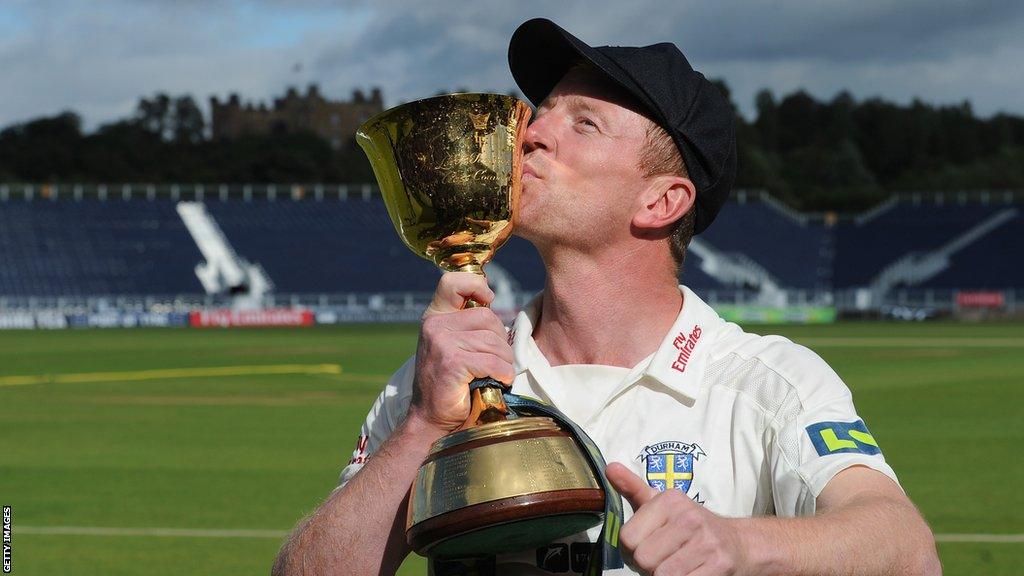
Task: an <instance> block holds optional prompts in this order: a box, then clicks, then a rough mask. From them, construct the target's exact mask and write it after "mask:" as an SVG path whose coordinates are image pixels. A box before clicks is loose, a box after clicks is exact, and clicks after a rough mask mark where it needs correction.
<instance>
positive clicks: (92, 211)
mask: <svg viewBox="0 0 1024 576" xmlns="http://www.w3.org/2000/svg"><path fill="white" fill-rule="evenodd" d="M201 260H202V256H201V255H200V254H199V250H198V249H196V246H195V243H194V242H192V239H191V238H190V237H189V235H188V232H187V231H186V230H185V227H184V225H183V224H182V222H181V219H180V218H179V217H178V214H177V213H176V212H175V210H174V203H173V202H172V201H170V200H155V201H151V202H146V201H138V200H131V201H121V200H110V201H100V200H95V199H93V200H82V201H77V202H76V201H70V200H59V201H49V200H35V201H25V200H20V199H13V200H9V201H6V202H0V294H2V295H13V296H78V295H83V296H84V295H129V294H131V295H137V294H149V295H174V294H195V293H201V292H202V291H203V289H202V286H200V284H199V280H197V279H196V276H195V273H194V271H193V270H194V267H195V265H196V264H197V263H199V262H200V261H201Z"/></svg>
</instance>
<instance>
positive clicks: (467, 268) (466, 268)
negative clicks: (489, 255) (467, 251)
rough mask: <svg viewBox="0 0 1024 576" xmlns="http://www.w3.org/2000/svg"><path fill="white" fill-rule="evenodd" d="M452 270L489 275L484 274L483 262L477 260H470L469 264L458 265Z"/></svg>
mask: <svg viewBox="0 0 1024 576" xmlns="http://www.w3.org/2000/svg"><path fill="white" fill-rule="evenodd" d="M452 271H453V272H472V273H473V274H479V275H481V276H487V275H486V274H484V266H483V264H478V263H476V262H470V263H468V264H463V265H462V266H457V267H455V268H454V269H453V270H452Z"/></svg>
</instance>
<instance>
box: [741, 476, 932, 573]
mask: <svg viewBox="0 0 1024 576" xmlns="http://www.w3.org/2000/svg"><path fill="white" fill-rule="evenodd" d="M817 509H818V510H817V514H816V515H815V516H812V517H808V518H790V519H783V520H779V519H771V518H757V519H751V520H749V521H748V524H747V526H746V531H747V533H748V534H749V535H750V541H751V542H753V543H754V554H753V556H754V557H755V558H757V559H758V560H759V561H760V562H761V563H762V565H763V566H764V567H765V568H773V569H766V570H763V571H761V572H760V573H762V574H844V575H846V574H849V575H861V574H863V575H869V574H886V575H889V574H891V575H900V574H907V575H910V574H913V575H928V576H932V575H938V574H941V573H942V567H941V565H940V564H939V557H938V554H937V553H936V550H935V539H934V537H933V536H932V532H931V529H929V528H928V525H927V524H926V523H925V521H924V519H923V518H922V517H921V515H920V513H918V511H917V508H915V507H914V505H913V503H911V502H910V500H909V499H908V498H907V497H906V495H905V494H904V493H903V491H902V490H900V489H899V487H898V486H897V485H896V483H895V482H893V481H892V480H890V479H889V478H888V477H887V476H885V475H884V474H882V473H880V472H878V471H875V470H872V469H870V468H867V467H864V466H855V467H852V468H847V469H846V470H843V471H842V472H840V473H839V474H837V475H836V476H835V477H834V478H833V479H832V480H831V481H830V482H829V483H828V484H827V485H826V486H825V489H824V490H822V492H821V494H820V495H819V496H818V500H817Z"/></svg>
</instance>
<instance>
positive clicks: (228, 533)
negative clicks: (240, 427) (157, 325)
mask: <svg viewBox="0 0 1024 576" xmlns="http://www.w3.org/2000/svg"><path fill="white" fill-rule="evenodd" d="M18 534H40V535H47V536H54V535H68V536H151V537H160V538H274V539H280V538H284V537H285V536H287V535H288V532H287V531H286V530H223V529H203V528H198V529H196V528H112V527H109V528H108V527H101V526H15V527H14V536H15V537H17V535H18ZM935 541H936V542H940V543H946V542H949V543H959V542H977V543H982V544H1021V543H1024V534H936V535H935Z"/></svg>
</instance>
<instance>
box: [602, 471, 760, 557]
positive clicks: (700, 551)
mask: <svg viewBox="0 0 1024 576" xmlns="http://www.w3.org/2000/svg"><path fill="white" fill-rule="evenodd" d="M606 473H607V475H608V480H610V481H611V483H612V485H613V486H615V488H616V489H617V490H618V491H619V492H620V493H621V494H622V496H623V497H625V498H626V500H628V501H629V504H630V505H631V506H632V507H633V517H632V518H630V519H629V521H628V522H626V523H625V524H623V526H622V530H621V531H620V532H619V542H620V543H621V545H622V551H623V556H624V558H625V560H626V563H627V564H629V565H630V566H631V567H632V568H633V569H634V570H636V571H638V572H640V573H641V574H653V575H654V576H668V575H673V576H675V575H680V576H681V575H683V574H694V575H700V576H711V575H725V574H745V573H747V566H746V561H747V559H746V551H745V548H744V544H743V542H742V541H741V536H740V534H739V532H738V531H737V528H738V526H737V525H736V523H735V522H736V521H734V520H729V519H726V518H722V517H720V516H717V515H715V514H714V513H712V512H710V511H708V510H705V509H704V507H703V506H700V505H699V504H696V503H695V502H693V501H692V500H690V498H689V497H688V496H687V495H686V494H683V493H682V492H680V491H679V490H666V491H664V492H659V491H658V490H656V489H654V488H652V487H650V486H649V485H648V484H647V483H646V482H644V481H643V480H642V479H641V478H640V477H639V476H637V475H636V474H633V472H631V471H630V470H629V469H628V468H626V467H625V466H623V465H622V464H619V463H617V462H616V463H612V464H609V465H608V468H607V470H606Z"/></svg>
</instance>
